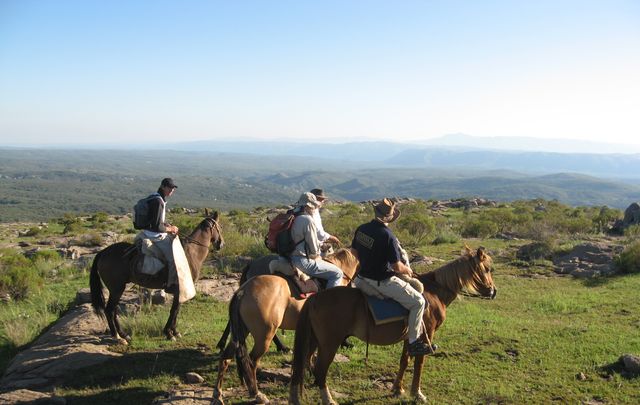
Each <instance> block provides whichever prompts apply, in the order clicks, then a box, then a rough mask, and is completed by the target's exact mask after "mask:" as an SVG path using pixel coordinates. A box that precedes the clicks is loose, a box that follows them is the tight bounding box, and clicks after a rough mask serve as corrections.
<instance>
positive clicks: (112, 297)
mask: <svg viewBox="0 0 640 405" xmlns="http://www.w3.org/2000/svg"><path fill="white" fill-rule="evenodd" d="M205 215H207V216H206V217H205V219H204V220H203V221H202V222H200V224H199V225H198V226H197V227H196V229H195V230H194V231H193V232H192V233H191V235H189V236H186V237H183V238H182V240H181V242H182V244H183V247H184V253H185V255H186V256H187V260H188V262H189V268H190V270H191V277H192V278H193V281H194V283H195V281H196V280H197V279H198V278H199V276H200V268H201V267H202V263H203V262H204V260H205V259H206V257H207V255H208V254H209V246H210V245H213V246H214V248H215V249H216V250H219V249H222V247H223V246H224V240H223V238H222V229H221V228H220V224H219V222H218V212H217V211H216V212H214V213H213V215H211V216H208V211H206V214H205ZM132 246H133V245H132V244H131V243H126V242H119V243H115V244H113V245H111V246H108V247H106V248H105V249H103V250H101V251H100V252H99V253H98V254H97V255H96V257H95V259H93V265H92V266H91V274H90V276H89V284H90V287H91V305H92V306H93V309H94V310H95V312H96V314H98V316H100V317H106V319H107V324H108V325H109V330H110V331H111V336H113V337H114V338H115V339H116V340H118V341H119V342H120V343H123V344H127V343H128V342H130V341H131V337H130V336H129V335H127V334H126V333H124V332H123V331H122V329H121V328H120V323H119V322H118V302H119V301H120V297H121V296H122V293H123V292H124V289H125V287H126V285H127V283H135V284H138V285H139V286H142V287H146V288H163V287H164V285H165V283H166V281H167V270H166V267H165V269H164V270H162V271H160V273H159V274H157V275H154V276H146V275H142V274H139V273H135V272H134V271H133V268H134V266H133V264H134V263H135V261H136V260H137V258H136V256H137V254H136V253H133V254H131V253H129V254H127V252H131V250H130V248H131V247H132ZM101 280H102V282H101ZM102 283H104V285H105V287H107V289H108V290H109V301H108V302H107V304H106V306H105V302H104V295H103V294H102ZM179 310H180V301H179V299H178V294H175V295H174V296H173V303H172V305H171V312H170V314H169V319H168V320H167V324H166V325H165V327H164V329H163V333H164V334H165V335H166V337H167V339H175V338H177V337H180V333H179V332H178V331H177V330H176V322H177V318H178V312H179Z"/></svg>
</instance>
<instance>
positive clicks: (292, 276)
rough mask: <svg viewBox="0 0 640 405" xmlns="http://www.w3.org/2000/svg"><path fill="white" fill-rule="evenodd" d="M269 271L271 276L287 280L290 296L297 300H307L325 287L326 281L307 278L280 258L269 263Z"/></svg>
mask: <svg viewBox="0 0 640 405" xmlns="http://www.w3.org/2000/svg"><path fill="white" fill-rule="evenodd" d="M269 271H270V272H271V274H273V275H276V276H280V277H282V278H284V279H285V280H287V282H288V283H289V289H290V290H291V296H293V297H295V298H297V299H305V298H308V297H309V296H311V295H313V294H315V293H317V292H318V291H322V290H324V289H325V288H326V287H327V281H326V280H321V279H318V278H312V277H309V276H307V275H306V274H304V273H302V272H301V271H299V270H298V269H296V268H294V267H293V265H292V264H291V262H290V261H289V260H288V259H287V258H285V257H282V256H280V257H279V258H278V259H276V260H272V261H271V262H269Z"/></svg>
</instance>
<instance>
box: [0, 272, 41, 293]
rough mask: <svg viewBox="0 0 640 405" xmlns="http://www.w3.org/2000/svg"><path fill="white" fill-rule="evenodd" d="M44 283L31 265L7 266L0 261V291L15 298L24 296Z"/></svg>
mask: <svg viewBox="0 0 640 405" xmlns="http://www.w3.org/2000/svg"><path fill="white" fill-rule="evenodd" d="M43 284H44V280H43V278H42V277H41V276H40V274H38V272H37V271H34V269H33V267H32V266H8V265H6V264H5V263H0V292H2V293H6V294H9V296H11V298H13V299H15V300H19V299H23V298H26V297H27V296H28V295H29V293H31V292H33V291H35V290H38V289H39V288H40V287H42V285H43Z"/></svg>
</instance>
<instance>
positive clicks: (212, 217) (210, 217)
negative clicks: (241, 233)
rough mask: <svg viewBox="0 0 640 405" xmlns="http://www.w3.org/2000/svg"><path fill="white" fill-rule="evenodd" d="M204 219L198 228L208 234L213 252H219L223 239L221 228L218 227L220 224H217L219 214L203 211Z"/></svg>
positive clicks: (222, 245) (207, 210)
mask: <svg viewBox="0 0 640 405" xmlns="http://www.w3.org/2000/svg"><path fill="white" fill-rule="evenodd" d="M204 213H205V215H206V217H205V219H204V220H203V221H202V222H201V223H200V227H201V228H203V230H205V229H206V230H207V231H208V232H210V236H209V243H210V244H211V245H213V248H214V249H215V250H220V249H222V248H223V247H224V238H223V237H222V227H221V226H220V222H218V218H219V216H220V215H219V214H218V211H214V212H213V214H210V213H209V209H205V211H204Z"/></svg>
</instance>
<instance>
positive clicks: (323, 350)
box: [313, 336, 344, 405]
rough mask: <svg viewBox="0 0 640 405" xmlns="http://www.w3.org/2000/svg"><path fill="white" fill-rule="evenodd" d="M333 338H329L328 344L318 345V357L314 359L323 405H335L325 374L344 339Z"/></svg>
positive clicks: (317, 383)
mask: <svg viewBox="0 0 640 405" xmlns="http://www.w3.org/2000/svg"><path fill="white" fill-rule="evenodd" d="M334 337H335V336H334ZM334 337H331V339H330V340H329V342H326V343H325V344H324V345H322V344H318V357H317V358H316V365H315V367H314V369H313V374H314V376H315V378H316V385H317V386H318V388H319V389H320V397H321V398H322V404H323V405H337V402H335V401H334V400H333V397H332V396H331V392H329V387H328V386H327V372H328V371H329V366H330V365H331V362H332V361H333V358H334V357H335V355H336V352H337V351H338V347H340V342H342V341H343V340H344V337H340V338H339V339H334Z"/></svg>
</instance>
